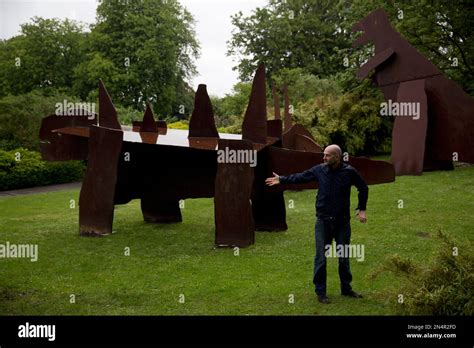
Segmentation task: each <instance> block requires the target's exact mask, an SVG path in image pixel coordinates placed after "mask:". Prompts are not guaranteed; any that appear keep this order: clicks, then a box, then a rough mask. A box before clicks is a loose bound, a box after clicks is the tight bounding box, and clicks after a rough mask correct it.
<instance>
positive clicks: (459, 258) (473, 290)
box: [371, 230, 474, 315]
mask: <svg viewBox="0 0 474 348" xmlns="http://www.w3.org/2000/svg"><path fill="white" fill-rule="evenodd" d="M438 240H440V241H441V246H440V248H439V251H438V253H437V255H436V257H435V258H434V260H433V261H432V262H431V263H430V264H428V265H427V264H417V263H416V262H413V261H412V260H411V259H410V258H407V257H401V256H400V255H393V256H391V257H390V258H389V259H388V260H386V262H385V263H384V265H383V266H382V267H381V268H380V269H378V270H376V271H374V272H373V274H372V275H371V276H372V277H373V278H375V277H376V276H378V275H379V274H380V273H382V272H393V273H395V274H397V275H399V276H402V277H405V278H407V279H408V280H409V282H408V283H407V284H406V285H405V286H404V288H403V289H400V290H399V292H400V293H402V294H403V295H404V297H406V301H405V300H403V306H404V308H403V309H404V310H405V311H406V312H407V313H408V314H412V315H473V314H474V257H473V251H474V250H473V248H472V245H471V244H470V243H468V244H462V246H461V243H459V242H458V241H456V240H455V239H453V238H451V237H449V236H448V235H446V234H444V233H443V232H442V231H441V230H440V231H438Z"/></svg>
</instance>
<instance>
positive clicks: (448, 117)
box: [352, 9, 474, 175]
mask: <svg viewBox="0 0 474 348" xmlns="http://www.w3.org/2000/svg"><path fill="white" fill-rule="evenodd" d="M352 30H353V31H360V32H362V35H361V36H359V37H358V38H357V40H356V41H355V42H354V44H353V47H357V46H360V45H362V44H366V43H369V42H371V43H373V44H374V48H375V56H374V57H373V58H372V59H370V60H369V61H368V62H367V63H366V64H365V65H363V66H362V67H361V68H360V69H359V71H358V73H357V76H358V77H359V78H361V79H362V78H364V77H365V76H367V75H368V74H369V72H370V71H372V70H374V74H373V77H372V79H373V81H374V83H375V84H376V85H377V86H378V87H379V88H380V89H381V90H382V92H383V94H384V96H385V99H386V100H387V101H388V100H391V101H397V102H402V101H406V100H409V101H415V102H418V103H420V109H424V110H426V113H425V114H424V115H423V114H422V113H421V112H420V118H419V119H417V120H415V119H412V118H410V117H406V116H398V117H396V118H395V123H394V127H393V133H392V147H393V151H392V162H393V164H394V166H395V169H396V172H397V175H405V174H410V175H420V174H421V173H422V171H423V170H436V169H452V168H453V165H452V161H453V158H455V157H456V156H457V157H458V160H459V161H461V162H469V163H474V99H473V98H472V97H470V96H469V95H468V94H466V93H465V92H464V91H463V90H462V89H461V88H460V87H459V86H458V85H457V84H456V83H454V82H453V81H452V80H450V79H448V78H447V77H446V76H444V75H443V74H442V72H441V71H440V70H439V69H438V68H437V67H436V66H435V65H434V64H432V63H431V62H430V61H429V60H428V59H426V58H425V57H423V56H422V55H421V54H420V53H419V52H418V51H417V50H416V49H415V48H414V47H413V46H411V45H410V44H409V43H408V42H407V41H406V40H405V39H404V38H403V37H402V36H401V35H400V34H399V33H397V32H396V31H395V29H394V28H393V27H392V26H391V24H390V21H389V20H388V17H387V15H386V13H385V12H384V11H383V10H382V9H378V10H376V11H373V12H372V13H370V14H369V15H368V16H366V17H365V18H364V19H362V20H361V21H360V22H358V23H356V24H355V25H354V26H353V28H352ZM399 98H400V99H399ZM422 133H424V134H422Z"/></svg>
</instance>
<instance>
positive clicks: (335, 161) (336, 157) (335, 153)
mask: <svg viewBox="0 0 474 348" xmlns="http://www.w3.org/2000/svg"><path fill="white" fill-rule="evenodd" d="M341 157H342V151H341V148H340V147H339V146H337V145H335V144H333V145H329V146H328V147H326V148H325V149H324V157H323V160H324V163H326V164H327V165H329V166H330V167H332V168H335V167H337V166H338V165H339V163H341Z"/></svg>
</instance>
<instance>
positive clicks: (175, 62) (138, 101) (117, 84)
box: [76, 0, 199, 115]
mask: <svg viewBox="0 0 474 348" xmlns="http://www.w3.org/2000/svg"><path fill="white" fill-rule="evenodd" d="M193 23H194V20H193V18H192V16H191V14H190V13H189V12H188V11H187V10H186V9H184V8H183V7H182V6H181V5H180V4H179V3H178V2H177V1H174V0H168V1H161V0H148V1H141V0H128V1H103V2H102V3H101V4H100V5H99V6H98V8H97V24H95V25H94V26H93V27H92V30H91V34H90V42H89V45H90V48H91V51H92V52H94V54H90V55H89V56H88V61H86V62H84V64H83V65H82V66H81V67H80V68H78V69H77V71H76V77H78V78H79V75H82V76H84V79H83V81H82V82H81V83H80V84H78V85H77V89H78V90H79V91H80V93H81V95H82V96H84V95H85V94H88V93H89V92H90V86H91V83H92V79H93V78H95V77H96V76H95V75H97V72H99V71H101V72H103V71H105V72H106V74H105V77H104V82H105V83H106V86H107V87H108V88H109V92H110V93H111V95H112V98H113V99H114V101H115V102H117V103H120V104H122V105H123V106H131V107H134V108H137V109H143V107H144V104H145V102H146V101H150V102H152V103H153V104H154V105H155V110H157V113H158V114H161V115H169V114H171V113H176V112H177V111H178V110H173V107H174V108H176V107H179V106H180V105H183V103H185V102H186V100H183V101H181V100H177V98H178V97H179V98H183V91H186V88H185V87H184V85H183V83H184V80H186V79H187V78H189V77H191V76H193V74H195V66H194V64H193V59H194V58H197V57H198V55H199V45H198V42H197V41H196V39H195V33H194V30H193ZM95 61H96V62H98V63H99V64H100V69H99V70H98V68H97V66H96V64H94V62H95ZM109 86H110V87H109ZM88 89H89V91H88Z"/></svg>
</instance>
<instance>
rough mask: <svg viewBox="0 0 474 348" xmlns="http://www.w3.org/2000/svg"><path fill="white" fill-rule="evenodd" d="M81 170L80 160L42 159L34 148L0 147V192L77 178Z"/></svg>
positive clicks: (81, 174)
mask: <svg viewBox="0 0 474 348" xmlns="http://www.w3.org/2000/svg"><path fill="white" fill-rule="evenodd" d="M84 171H85V164H84V162H82V161H68V162H46V161H43V160H42V159H41V154H40V153H39V152H36V151H30V150H27V149H24V148H17V149H14V150H11V151H4V150H0V191H4V190H14V189H20V188H26V187H35V186H45V185H53V184H63V183H68V182H74V181H80V180H82V177H83V175H84Z"/></svg>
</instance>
